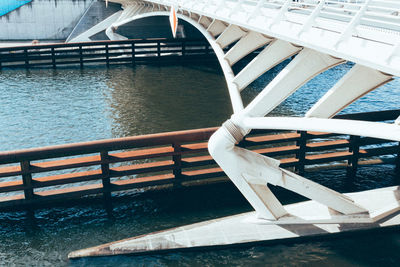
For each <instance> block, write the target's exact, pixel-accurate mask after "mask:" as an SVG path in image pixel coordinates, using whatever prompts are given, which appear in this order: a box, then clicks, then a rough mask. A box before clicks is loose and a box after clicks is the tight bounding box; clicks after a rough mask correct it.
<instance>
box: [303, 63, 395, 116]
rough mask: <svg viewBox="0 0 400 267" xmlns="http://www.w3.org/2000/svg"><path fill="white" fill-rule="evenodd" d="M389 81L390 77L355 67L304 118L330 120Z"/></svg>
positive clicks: (361, 67)
mask: <svg viewBox="0 0 400 267" xmlns="http://www.w3.org/2000/svg"><path fill="white" fill-rule="evenodd" d="M391 80H392V76H391V75H387V74H384V73H382V72H380V71H377V70H374V69H370V68H367V67H364V66H360V65H355V66H354V67H353V68H352V69H351V70H350V71H349V72H348V73H347V74H346V75H345V76H344V77H343V78H342V79H341V80H340V81H339V82H338V83H336V84H335V86H334V87H332V88H331V89H330V90H329V91H328V92H327V93H326V94H325V95H324V96H323V97H322V98H321V99H320V100H319V101H318V102H317V103H316V104H315V105H314V106H313V107H312V108H311V109H310V110H309V111H308V112H307V114H306V117H317V118H331V117H333V116H334V115H335V114H336V113H338V112H339V111H341V110H342V109H344V108H345V107H347V106H348V105H349V104H351V103H352V102H354V101H355V100H357V99H358V98H360V97H361V96H363V95H365V94H366V93H368V92H370V91H372V90H374V89H375V88H378V87H379V86H381V85H383V84H385V83H387V82H389V81H391Z"/></svg>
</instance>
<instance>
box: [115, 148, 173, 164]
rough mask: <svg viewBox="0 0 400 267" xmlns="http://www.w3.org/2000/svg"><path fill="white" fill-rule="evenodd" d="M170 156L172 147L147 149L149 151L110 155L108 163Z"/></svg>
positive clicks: (142, 150)
mask: <svg viewBox="0 0 400 267" xmlns="http://www.w3.org/2000/svg"><path fill="white" fill-rule="evenodd" d="M172 155H174V148H173V147H172V146H169V147H159V148H149V149H141V150H132V151H126V152H121V153H113V154H110V158H109V160H108V162H109V163H114V162H122V161H129V160H137V159H150V158H157V157H168V156H172Z"/></svg>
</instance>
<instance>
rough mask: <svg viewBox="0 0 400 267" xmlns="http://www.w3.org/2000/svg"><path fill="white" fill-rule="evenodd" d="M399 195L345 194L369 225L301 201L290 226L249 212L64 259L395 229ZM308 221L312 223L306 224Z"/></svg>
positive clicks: (391, 191) (292, 209)
mask: <svg viewBox="0 0 400 267" xmlns="http://www.w3.org/2000/svg"><path fill="white" fill-rule="evenodd" d="M399 195H400V191H399V188H398V187H389V188H384V189H376V190H370V191H364V192H358V193H351V194H346V196H347V197H349V198H351V199H354V201H355V203H356V204H357V205H360V206H363V207H365V208H366V209H367V210H368V211H369V213H370V214H371V219H369V220H365V223H354V220H353V219H352V217H351V216H343V215H338V214H336V213H334V212H332V211H331V210H330V209H328V208H327V207H326V206H324V205H321V204H319V203H318V202H315V201H305V202H300V203H295V204H290V205H285V206H284V207H285V209H286V210H288V211H289V213H290V214H291V215H292V216H291V217H290V218H297V221H296V222H293V223H290V222H288V221H287V222H284V220H280V221H275V222H269V221H266V220H255V219H254V218H255V213H254V212H248V213H242V214H238V215H233V216H229V217H225V218H219V219H213V220H210V221H205V222H200V223H196V224H191V225H186V226H181V227H177V228H173V229H169V230H165V231H161V232H155V233H151V234H147V235H142V236H137V237H132V238H128V239H124V240H120V241H116V242H112V243H108V244H104V245H100V246H97V247H92V248H87V249H82V250H78V251H74V252H72V253H70V254H69V255H68V258H70V259H72V258H80V257H90V256H108V255H118V254H139V253H148V252H153V253H154V252H163V251H164V252H165V251H168V250H174V249H175V250H179V249H185V248H197V249H199V248H205V247H209V246H213V247H215V246H229V245H238V244H246V243H251V242H260V241H263V242H268V241H273V242H276V241H278V240H285V241H288V240H293V241H295V240H296V239H297V240H299V239H302V238H305V237H312V236H318V237H322V236H324V235H326V236H327V235H332V234H337V233H345V232H347V233H351V232H354V231H358V230H364V231H365V230H369V229H374V228H385V227H391V226H396V225H399V224H400V215H399V212H398V211H399V210H400V206H399V197H398V196H399ZM381 207H384V208H381ZM311 221H312V222H313V223H309V222H311ZM305 222H307V223H305ZM299 224H301V225H299Z"/></svg>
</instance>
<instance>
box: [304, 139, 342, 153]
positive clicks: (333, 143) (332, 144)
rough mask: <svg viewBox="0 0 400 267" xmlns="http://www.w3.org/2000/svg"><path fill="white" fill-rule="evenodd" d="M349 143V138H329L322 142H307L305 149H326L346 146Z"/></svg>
mask: <svg viewBox="0 0 400 267" xmlns="http://www.w3.org/2000/svg"><path fill="white" fill-rule="evenodd" d="M349 144H350V142H349V140H347V139H341V140H330V141H324V142H314V143H308V144H307V146H306V147H307V151H321V150H328V149H337V148H344V147H348V146H349Z"/></svg>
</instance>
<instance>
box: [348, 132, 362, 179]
mask: <svg viewBox="0 0 400 267" xmlns="http://www.w3.org/2000/svg"><path fill="white" fill-rule="evenodd" d="M349 152H352V153H353V154H352V155H351V156H350V158H349V160H348V161H347V177H349V178H354V177H355V176H356V174H357V168H358V157H359V154H360V137H359V136H354V135H351V136H350V138H349Z"/></svg>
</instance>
